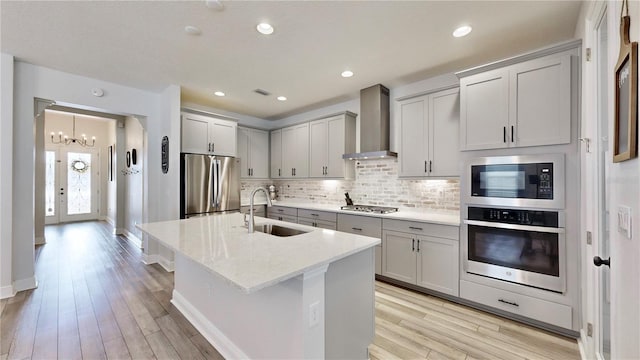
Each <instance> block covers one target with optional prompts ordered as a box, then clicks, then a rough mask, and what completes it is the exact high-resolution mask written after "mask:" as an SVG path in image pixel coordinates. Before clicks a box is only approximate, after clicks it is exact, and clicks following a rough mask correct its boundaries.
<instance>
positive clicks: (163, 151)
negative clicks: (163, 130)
mask: <svg viewBox="0 0 640 360" xmlns="http://www.w3.org/2000/svg"><path fill="white" fill-rule="evenodd" d="M160 159H161V165H162V173H163V174H166V173H168V172H169V137H168V136H166V135H165V136H163V137H162V144H161V146H160Z"/></svg>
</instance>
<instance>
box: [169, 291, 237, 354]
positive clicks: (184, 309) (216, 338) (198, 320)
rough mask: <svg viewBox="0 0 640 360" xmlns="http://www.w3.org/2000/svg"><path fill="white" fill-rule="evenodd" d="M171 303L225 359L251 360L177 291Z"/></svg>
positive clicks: (174, 292)
mask: <svg viewBox="0 0 640 360" xmlns="http://www.w3.org/2000/svg"><path fill="white" fill-rule="evenodd" d="M171 303H172V304H173V306H175V307H176V309H178V311H180V313H182V315H184V317H185V318H186V319H187V320H188V321H189V322H190V323H191V325H193V326H194V327H195V328H196V329H197V330H198V331H199V332H200V334H202V336H204V338H205V339H207V341H208V342H209V343H211V345H213V347H214V348H216V350H218V352H219V353H220V355H222V356H223V357H224V358H225V359H249V356H248V355H247V354H245V353H244V352H243V351H242V350H240V349H239V348H238V347H237V346H236V344H234V343H233V342H232V341H231V340H230V339H229V338H228V337H226V336H225V335H224V334H223V333H222V331H220V329H218V328H217V327H216V326H215V325H213V323H211V322H210V321H209V320H207V318H206V317H205V316H204V315H203V314H202V313H201V312H200V311H198V309H196V308H195V307H194V306H193V305H191V303H190V302H189V301H187V299H185V298H184V297H183V296H182V295H180V293H179V292H177V291H176V290H173V297H172V299H171Z"/></svg>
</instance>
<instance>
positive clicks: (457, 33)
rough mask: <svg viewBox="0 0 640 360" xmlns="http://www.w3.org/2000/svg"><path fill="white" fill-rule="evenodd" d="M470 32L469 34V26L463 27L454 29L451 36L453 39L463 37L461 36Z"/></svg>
mask: <svg viewBox="0 0 640 360" xmlns="http://www.w3.org/2000/svg"><path fill="white" fill-rule="evenodd" d="M470 32H471V26H469V25H464V26H460V27H459V28H457V29H455V31H454V32H453V36H454V37H463V36H467V35H469V33H470Z"/></svg>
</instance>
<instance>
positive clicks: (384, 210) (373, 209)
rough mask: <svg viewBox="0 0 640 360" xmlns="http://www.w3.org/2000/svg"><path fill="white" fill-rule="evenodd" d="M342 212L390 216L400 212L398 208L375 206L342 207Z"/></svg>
mask: <svg viewBox="0 0 640 360" xmlns="http://www.w3.org/2000/svg"><path fill="white" fill-rule="evenodd" d="M340 209H341V210H350V211H358V212H366V213H375V214H388V213H392V212H396V211H398V208H394V207H389V206H375V205H346V206H342V207H340Z"/></svg>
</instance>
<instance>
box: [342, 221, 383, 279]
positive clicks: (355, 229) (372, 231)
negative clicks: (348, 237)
mask: <svg viewBox="0 0 640 360" xmlns="http://www.w3.org/2000/svg"><path fill="white" fill-rule="evenodd" d="M337 230H338V231H342V232H346V233H351V234H358V235H364V236H371V237H375V238H378V239H382V219H380V218H376V217H370V216H361V215H349V214H338V228H337ZM381 273H382V246H381V245H378V246H376V274H378V275H380V274H381Z"/></svg>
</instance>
